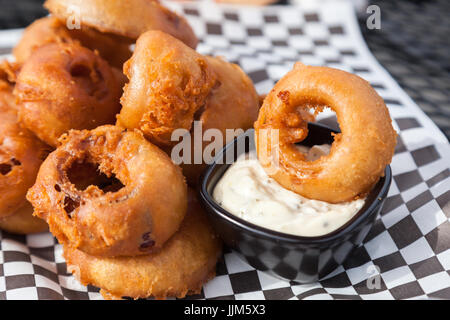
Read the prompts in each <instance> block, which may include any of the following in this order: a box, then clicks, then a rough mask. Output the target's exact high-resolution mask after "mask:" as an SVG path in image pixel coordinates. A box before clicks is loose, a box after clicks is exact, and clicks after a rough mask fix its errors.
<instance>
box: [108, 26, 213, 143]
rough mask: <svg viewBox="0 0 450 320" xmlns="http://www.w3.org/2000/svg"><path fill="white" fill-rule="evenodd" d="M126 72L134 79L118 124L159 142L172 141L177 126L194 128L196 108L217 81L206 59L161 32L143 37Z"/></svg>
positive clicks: (203, 104)
mask: <svg viewBox="0 0 450 320" xmlns="http://www.w3.org/2000/svg"><path fill="white" fill-rule="evenodd" d="M124 73H125V74H126V75H127V76H128V78H129V80H130V81H129V83H128V84H127V85H126V86H125V88H124V94H123V96H122V99H121V102H122V106H123V108H122V110H121V112H120V114H119V115H118V117H117V124H118V125H120V126H123V127H125V128H137V129H140V130H141V131H142V132H143V133H144V135H145V136H146V138H147V139H149V140H150V141H152V142H153V143H155V144H157V145H159V146H168V145H172V144H173V142H172V141H171V135H172V132H173V131H174V130H175V129H178V128H184V129H190V128H191V125H192V121H193V120H194V114H195V112H196V111H197V110H199V109H200V108H202V107H204V106H205V104H206V102H207V99H208V96H209V95H210V94H211V90H212V89H213V88H214V87H215V86H216V85H217V84H218V82H217V79H216V75H215V73H214V72H213V71H212V70H211V68H210V67H209V66H208V63H207V60H206V58H205V57H203V56H202V55H200V54H198V53H197V52H195V51H194V50H193V49H191V48H189V47H187V46H186V45H185V44H183V43H182V42H181V41H179V40H177V39H175V38H174V37H172V36H170V35H168V34H165V33H163V32H160V31H148V32H146V33H144V34H143V35H142V36H140V37H139V39H138V41H137V43H136V48H135V51H134V53H133V56H132V58H131V59H130V60H128V61H127V62H126V63H125V65H124Z"/></svg>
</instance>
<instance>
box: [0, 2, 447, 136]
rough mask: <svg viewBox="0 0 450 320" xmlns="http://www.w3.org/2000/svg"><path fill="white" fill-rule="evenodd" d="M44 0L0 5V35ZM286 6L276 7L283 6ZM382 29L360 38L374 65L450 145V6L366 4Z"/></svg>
mask: <svg viewBox="0 0 450 320" xmlns="http://www.w3.org/2000/svg"><path fill="white" fill-rule="evenodd" d="M43 2H44V0H0V8H2V10H0V29H10V28H22V27H25V26H27V25H28V24H30V23H31V22H32V21H33V20H35V19H37V18H40V17H42V16H44V15H46V14H47V12H46V11H45V9H43V7H42V3H43ZM288 2H289V1H287V0H283V1H278V2H277V4H286V3H288ZM368 3H369V4H376V5H378V6H379V7H380V9H381V29H380V30H369V29H367V27H366V17H367V15H366V14H365V13H364V12H363V13H361V14H360V19H359V20H360V21H359V22H360V26H361V32H362V34H363V36H364V38H365V39H366V42H367V44H368V46H369V48H370V50H371V51H372V53H373V54H374V55H375V57H376V58H377V59H378V61H379V62H380V63H381V64H382V65H383V66H384V67H385V68H386V69H387V70H388V71H389V72H390V73H391V75H392V76H393V77H394V78H395V80H396V81H397V82H398V83H399V84H400V86H401V87H402V88H403V89H404V90H405V91H406V92H407V93H408V94H409V96H410V97H411V98H412V99H413V100H414V101H415V102H416V103H417V104H418V105H419V106H420V107H421V108H422V110H423V111H424V112H425V113H426V114H427V115H428V116H429V117H430V118H431V119H432V120H433V121H434V122H435V123H436V124H437V125H438V126H439V128H440V129H441V130H442V131H443V132H444V133H445V135H446V136H447V138H448V139H450V94H449V92H450V58H449V52H450V1H449V0H428V1H420V0H416V1H412V0H395V1H392V0H369V1H368Z"/></svg>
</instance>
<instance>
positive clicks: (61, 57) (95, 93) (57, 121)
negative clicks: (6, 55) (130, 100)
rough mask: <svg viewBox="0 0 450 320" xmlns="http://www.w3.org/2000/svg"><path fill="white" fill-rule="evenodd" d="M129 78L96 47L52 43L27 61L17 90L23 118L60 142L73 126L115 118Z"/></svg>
mask: <svg viewBox="0 0 450 320" xmlns="http://www.w3.org/2000/svg"><path fill="white" fill-rule="evenodd" d="M122 86H123V78H122V76H121V75H119V74H118V73H116V72H114V70H113V68H111V67H110V66H109V65H108V63H107V62H106V61H104V60H103V59H102V58H100V56H99V55H98V54H96V53H94V52H93V51H91V50H89V49H87V48H85V47H82V46H80V45H78V44H76V43H51V44H48V45H45V46H43V47H40V48H38V49H36V51H34V53H33V54H32V55H31V57H30V58H29V59H28V60H27V61H26V63H25V64H24V65H23V66H22V69H21V70H20V73H19V75H18V78H17V83H16V87H15V89H14V94H15V95H16V96H17V97H18V100H19V102H20V109H19V118H20V120H21V121H22V123H23V125H24V126H25V127H26V128H27V129H29V130H31V131H32V132H33V133H34V134H36V135H37V136H38V137H39V138H40V139H41V140H43V141H44V142H46V143H47V144H49V145H51V146H53V147H55V146H57V144H58V138H59V137H60V136H61V135H62V134H63V133H65V132H67V131H69V130H70V129H92V128H95V127H97V126H99V125H103V124H110V123H114V120H115V116H116V114H117V113H118V112H119V110H120V103H119V99H120V96H121V94H122Z"/></svg>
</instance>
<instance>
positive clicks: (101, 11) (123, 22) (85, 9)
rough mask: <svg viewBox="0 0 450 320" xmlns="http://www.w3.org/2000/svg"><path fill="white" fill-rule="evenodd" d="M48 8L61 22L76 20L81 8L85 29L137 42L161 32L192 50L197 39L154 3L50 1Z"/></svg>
mask: <svg viewBox="0 0 450 320" xmlns="http://www.w3.org/2000/svg"><path fill="white" fill-rule="evenodd" d="M44 6H45V7H46V8H47V9H48V10H49V11H50V12H51V13H52V14H54V15H55V16H57V17H58V18H60V19H61V20H64V21H65V20H66V19H68V18H73V15H74V14H75V13H74V12H73V11H74V10H73V9H71V8H77V10H78V12H77V14H78V16H77V17H76V18H79V19H80V20H81V24H82V25H87V26H90V27H93V28H96V29H97V30H99V31H101V32H109V33H113V34H117V35H120V36H124V37H129V38H132V39H137V38H138V37H139V36H140V35H141V34H142V33H144V32H146V31H148V30H160V31H163V32H165V33H168V34H170V35H172V36H174V37H175V38H177V39H179V40H181V41H183V42H184V43H185V44H186V45H188V46H190V47H191V48H195V47H196V46H197V42H198V40H197V37H196V36H195V34H194V32H193V30H192V28H191V27H190V26H189V23H188V22H187V20H186V19H185V18H183V17H181V16H179V15H177V14H176V13H174V12H172V11H170V10H169V9H167V8H166V7H164V6H162V5H161V4H160V3H159V2H158V1H154V0H127V1H111V0H47V1H46V2H45V4H44Z"/></svg>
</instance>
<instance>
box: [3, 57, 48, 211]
mask: <svg viewBox="0 0 450 320" xmlns="http://www.w3.org/2000/svg"><path fill="white" fill-rule="evenodd" d="M12 78H14V69H13V67H11V66H10V65H9V64H8V63H7V62H2V64H1V66H0V219H1V218H4V217H7V216H11V215H13V214H14V213H15V212H16V211H17V210H19V209H20V208H21V207H22V206H24V205H25V204H26V202H27V201H26V199H25V194H26V192H27V190H28V188H29V187H31V186H32V185H33V183H34V180H35V179H36V175H37V172H38V170H39V166H40V165H41V163H42V161H43V159H44V158H45V156H46V154H47V150H48V146H46V145H45V144H44V143H42V142H41V141H39V140H38V139H37V138H36V137H35V136H34V135H33V134H32V133H31V132H30V131H28V130H27V129H25V128H23V127H22V126H21V125H20V124H19V121H18V119H17V108H18V107H17V105H16V104H15V98H14V96H13V94H12V90H13V89H12V88H13V85H14V84H13V83H12V82H11V81H13V79H12Z"/></svg>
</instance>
